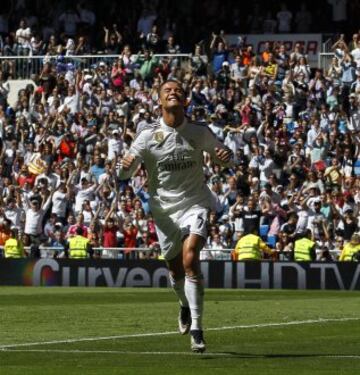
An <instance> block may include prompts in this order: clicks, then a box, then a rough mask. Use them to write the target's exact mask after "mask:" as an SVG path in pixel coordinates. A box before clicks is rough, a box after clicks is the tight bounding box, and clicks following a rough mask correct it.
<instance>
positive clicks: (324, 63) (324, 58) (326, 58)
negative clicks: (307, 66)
mask: <svg viewBox="0 0 360 375" xmlns="http://www.w3.org/2000/svg"><path fill="white" fill-rule="evenodd" d="M334 56H335V54H334V52H322V53H319V63H318V68H319V69H321V70H322V71H323V73H324V74H326V73H327V71H328V70H329V67H330V65H331V60H332V59H333V57H334Z"/></svg>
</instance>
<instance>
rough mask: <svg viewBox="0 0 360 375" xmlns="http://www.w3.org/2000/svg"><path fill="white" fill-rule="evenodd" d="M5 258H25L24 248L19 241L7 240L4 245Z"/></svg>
mask: <svg viewBox="0 0 360 375" xmlns="http://www.w3.org/2000/svg"><path fill="white" fill-rule="evenodd" d="M4 251H5V258H23V257H25V252H24V246H23V244H22V242H21V241H18V240H17V239H15V238H9V239H8V240H7V241H6V242H5V245H4Z"/></svg>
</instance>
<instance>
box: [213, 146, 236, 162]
mask: <svg viewBox="0 0 360 375" xmlns="http://www.w3.org/2000/svg"><path fill="white" fill-rule="evenodd" d="M215 155H216V157H217V158H218V159H219V160H220V161H222V162H223V163H227V162H228V161H230V159H231V158H232V157H233V153H232V151H231V150H230V149H228V148H227V147H225V148H217V147H216V148H215Z"/></svg>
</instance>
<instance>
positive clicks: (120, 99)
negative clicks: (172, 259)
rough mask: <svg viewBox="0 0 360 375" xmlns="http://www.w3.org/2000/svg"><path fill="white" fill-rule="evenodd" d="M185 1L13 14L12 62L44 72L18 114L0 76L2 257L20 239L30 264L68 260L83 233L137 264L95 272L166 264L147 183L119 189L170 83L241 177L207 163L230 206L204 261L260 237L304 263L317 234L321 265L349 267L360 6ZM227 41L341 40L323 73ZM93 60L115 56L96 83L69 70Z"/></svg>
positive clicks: (99, 65) (224, 204)
mask: <svg viewBox="0 0 360 375" xmlns="http://www.w3.org/2000/svg"><path fill="white" fill-rule="evenodd" d="M184 1H185V3H184ZM184 1H182V2H181V3H180V4H177V3H176V2H170V1H151V2H149V1H143V2H125V1H117V2H113V1H106V0H104V1H103V2H102V3H101V6H100V5H99V3H96V2H91V1H79V2H77V1H75V2H68V1H58V2H56V3H54V4H51V6H50V3H49V2H47V1H41V0H39V1H35V2H30V1H25V0H18V1H4V2H3V3H4V5H3V6H2V9H1V14H0V35H1V40H0V42H1V43H0V49H1V54H2V55H3V56H16V55H19V56H36V55H41V56H45V57H44V59H43V60H42V67H41V72H39V73H37V72H34V73H33V74H32V79H33V81H34V84H29V85H27V86H26V88H24V89H22V90H20V91H19V92H18V96H17V100H16V103H15V105H12V106H11V105H10V104H9V102H8V95H9V91H10V86H9V82H8V80H9V78H15V77H18V76H21V72H19V65H18V63H17V62H16V61H15V60H11V59H8V60H2V62H1V71H0V140H1V142H0V143H1V153H0V161H1V163H0V187H1V190H0V191H1V194H0V246H3V245H4V243H5V241H6V240H7V238H9V235H10V230H11V229H12V228H16V229H18V230H19V233H20V234H21V236H22V240H23V242H24V245H26V246H30V249H29V250H27V254H28V255H32V256H39V255H40V254H41V255H42V256H62V254H63V253H62V251H61V250H62V248H63V247H64V246H65V245H66V241H67V239H68V238H69V237H70V236H72V235H74V234H75V233H76V229H77V228H78V227H81V228H82V229H83V234H84V235H85V236H86V237H88V238H89V239H90V243H91V245H92V246H93V247H94V248H98V247H104V248H115V247H121V248H125V249H126V250H124V251H122V252H113V251H112V250H104V251H100V250H96V251H95V255H94V256H97V257H113V256H116V257H130V258H138V257H140V258H156V257H158V255H159V248H158V244H157V237H156V233H155V225H154V222H153V219H152V216H151V212H150V210H149V206H148V199H149V195H148V192H147V178H146V174H145V172H144V169H143V168H140V169H139V170H138V171H137V173H136V175H135V176H134V177H133V178H132V179H131V180H129V181H119V180H118V178H117V175H118V172H119V168H120V160H121V157H122V156H123V155H124V154H125V153H126V151H127V150H128V148H129V146H130V145H131V142H132V141H133V139H134V137H135V136H136V134H137V133H138V132H140V131H141V129H143V128H144V127H147V126H151V123H153V122H154V121H156V120H157V119H158V118H159V116H160V114H161V109H160V108H159V106H158V88H159V85H160V84H161V82H162V81H163V80H165V79H170V78H171V79H176V80H179V81H181V83H182V86H183V88H184V91H185V93H186V96H187V106H186V111H187V115H188V117H189V118H191V119H192V120H193V121H197V122H203V123H204V126H209V127H210V128H211V130H212V131H213V132H214V134H215V135H216V137H218V138H219V139H220V140H221V141H223V142H224V143H225V145H226V146H227V147H229V148H230V149H231V150H232V151H233V152H234V155H235V162H234V166H233V167H232V168H228V169H222V168H220V167H219V166H218V165H216V164H214V163H213V161H212V160H211V158H210V157H209V155H204V171H205V175H206V179H207V181H206V182H207V183H208V184H209V186H210V188H211V190H212V192H213V194H214V196H216V197H217V198H218V204H217V207H216V210H215V211H213V212H210V214H209V236H208V240H207V245H206V247H207V248H208V249H210V250H211V251H204V252H203V253H202V258H203V259H230V257H231V253H230V252H229V251H222V249H234V247H235V245H236V243H237V241H238V240H239V238H241V236H242V235H243V234H244V233H250V232H252V231H253V230H254V229H257V230H258V231H259V234H260V236H261V237H262V238H263V239H264V241H266V242H267V243H268V244H269V246H271V247H272V248H273V249H275V250H276V252H277V258H278V259H280V260H291V259H292V257H293V247H294V240H295V239H296V238H297V235H299V234H301V233H304V232H305V231H306V230H307V229H310V230H311V235H312V238H313V240H314V241H315V242H316V255H317V260H336V259H337V255H338V254H339V252H340V251H341V249H342V248H343V246H344V244H345V243H346V242H348V241H350V239H351V238H352V236H353V235H354V234H355V233H357V232H358V231H359V229H360V220H359V219H360V217H359V208H360V143H359V141H360V112H359V105H360V101H359V99H360V34H358V33H357V31H358V30H357V29H356V27H358V24H356V23H355V22H356V21H357V20H358V19H359V16H357V15H358V14H359V9H360V5H359V1H351V2H347V1H346V0H336V1H335V0H334V1H333V0H328V1H319V2H316V3H315V4H311V3H310V2H308V1H305V2H302V3H301V4H295V3H293V2H283V3H281V4H280V3H279V4H278V3H274V4H272V5H269V4H268V3H266V2H265V1H257V2H255V4H253V3H239V2H235V1H229V2H227V5H226V6H222V4H221V3H220V2H219V1H211V2H210V1H209V2H206V1H205V2H192V1H190V0H189V1H186V0H184ZM348 15H351V16H348ZM224 30H225V31H226V33H228V32H233V33H242V32H244V31H246V32H251V33H284V32H286V33H291V32H301V33H306V32H325V33H326V32H330V31H332V32H334V31H337V32H339V34H338V35H337V36H336V38H335V39H334V44H333V46H332V51H333V53H334V57H333V59H332V62H331V64H330V67H329V68H328V69H327V70H326V71H322V70H319V69H313V68H310V66H309V63H308V60H307V57H308V56H307V55H306V53H305V51H304V50H303V46H302V45H301V44H300V43H295V44H294V47H293V49H292V50H291V51H288V50H287V49H286V48H285V46H284V45H283V44H281V43H273V44H270V43H268V44H267V45H266V46H265V48H264V50H263V51H262V52H261V53H257V52H256V51H254V49H253V48H252V46H251V45H247V44H246V42H245V41H244V40H243V39H242V38H239V39H238V43H237V44H236V45H235V46H233V45H232V46H230V45H228V42H227V40H226V37H225V32H224ZM183 52H186V53H188V52H190V53H191V55H190V56H189V58H188V59H185V60H184V59H181V58H180V57H179V56H178V54H179V53H183ZM158 53H161V54H165V55H166V56H157V54H158ZM86 54H99V55H104V56H103V58H99V59H98V60H97V62H96V63H95V64H92V65H91V66H89V67H84V66H82V65H81V64H80V65H77V64H76V63H73V62H70V63H69V62H67V61H66V60H65V58H66V57H67V56H73V55H86ZM106 54H108V55H116V58H112V59H109V58H107V57H106ZM51 56H53V57H56V58H55V59H51V58H50V57H51ZM39 246H40V248H41V247H44V246H49V247H52V248H55V249H59V250H58V251H54V250H46V251H45V250H42V251H41V252H40V251H39ZM134 248H144V249H149V248H150V250H151V251H140V252H134V251H132V249H134Z"/></svg>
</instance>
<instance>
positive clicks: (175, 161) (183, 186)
mask: <svg viewBox="0 0 360 375" xmlns="http://www.w3.org/2000/svg"><path fill="white" fill-rule="evenodd" d="M215 148H224V146H223V144H222V143H221V142H220V141H218V140H217V139H216V137H215V136H214V134H213V133H212V132H211V130H209V128H208V127H207V126H206V125H204V124H201V125H200V124H197V123H190V122H188V120H187V119H185V120H184V122H183V123H182V124H181V125H180V126H178V127H176V128H172V127H169V126H167V125H166V124H165V122H164V120H163V119H162V118H161V119H160V122H159V123H155V124H152V125H151V126H149V127H148V128H145V129H144V130H143V131H141V132H140V133H139V134H138V136H137V138H136V139H135V140H134V142H133V144H132V145H131V147H130V150H129V153H130V154H132V155H134V156H135V162H134V163H133V165H132V168H131V170H129V171H124V170H122V169H121V170H120V179H127V178H130V177H131V175H132V174H133V172H134V171H135V170H136V168H137V166H138V165H139V163H140V162H141V161H142V160H143V161H144V163H145V168H146V170H147V172H148V176H149V194H150V197H151V198H150V201H149V203H150V207H151V210H152V213H153V215H154V217H159V216H162V214H164V213H166V214H167V215H170V214H172V213H174V212H176V211H178V210H186V209H188V208H191V207H193V206H194V205H199V206H201V207H204V208H212V206H213V205H214V198H213V196H212V194H211V192H210V190H209V188H208V186H207V185H206V183H205V180H204V173H203V151H206V152H208V153H210V154H211V155H212V156H213V157H214V158H215V159H216V156H215ZM216 161H217V162H219V163H220V161H219V160H218V159H216Z"/></svg>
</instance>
